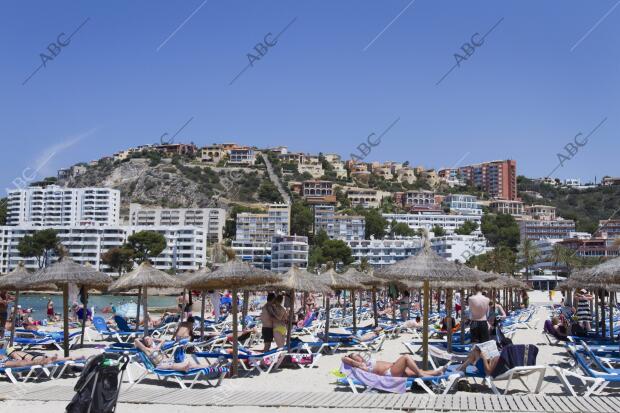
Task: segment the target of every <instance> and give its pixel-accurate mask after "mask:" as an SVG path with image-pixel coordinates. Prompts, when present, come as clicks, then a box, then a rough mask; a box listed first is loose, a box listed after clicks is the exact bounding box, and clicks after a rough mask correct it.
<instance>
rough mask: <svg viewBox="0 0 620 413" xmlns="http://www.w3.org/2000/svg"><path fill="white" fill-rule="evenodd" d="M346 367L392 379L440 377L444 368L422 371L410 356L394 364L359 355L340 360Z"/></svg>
mask: <svg viewBox="0 0 620 413" xmlns="http://www.w3.org/2000/svg"><path fill="white" fill-rule="evenodd" d="M342 362H343V363H344V364H346V365H348V366H351V367H355V368H358V369H362V370H366V371H368V372H370V373H374V374H377V375H379V376H392V377H430V376H441V375H442V374H443V372H444V370H445V369H444V368H439V369H437V370H422V369H421V368H419V367H418V365H417V364H416V362H415V360H414V359H413V357H411V356H400V357H399V358H397V359H396V361H395V362H393V363H391V362H389V361H381V360H375V359H373V358H364V357H362V356H361V355H360V354H356V353H351V354H348V355H346V356H344V357H343V358H342Z"/></svg>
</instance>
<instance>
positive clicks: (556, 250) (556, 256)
mask: <svg viewBox="0 0 620 413" xmlns="http://www.w3.org/2000/svg"><path fill="white" fill-rule="evenodd" d="M568 252H569V251H568V248H566V247H565V246H563V245H561V244H553V250H552V251H551V258H552V259H553V268H555V281H556V283H557V281H558V273H559V272H560V270H559V269H558V266H559V264H560V263H561V262H563V261H564V257H565V256H566V254H567V253H568Z"/></svg>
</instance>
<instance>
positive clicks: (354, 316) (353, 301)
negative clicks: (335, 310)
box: [351, 290, 357, 334]
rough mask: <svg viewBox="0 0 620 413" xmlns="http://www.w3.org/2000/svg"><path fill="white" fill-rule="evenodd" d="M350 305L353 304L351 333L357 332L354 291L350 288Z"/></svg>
mask: <svg viewBox="0 0 620 413" xmlns="http://www.w3.org/2000/svg"><path fill="white" fill-rule="evenodd" d="M351 305H353V334H356V333H357V314H356V311H355V291H353V290H351Z"/></svg>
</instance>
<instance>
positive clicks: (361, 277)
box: [342, 267, 385, 332]
mask: <svg viewBox="0 0 620 413" xmlns="http://www.w3.org/2000/svg"><path fill="white" fill-rule="evenodd" d="M342 276H343V277H346V278H348V279H349V280H351V281H354V282H356V283H358V284H361V285H362V287H363V289H365V290H372V293H373V311H374V317H375V327H376V326H377V320H378V319H377V307H376V295H375V294H376V292H375V291H376V290H375V289H376V287H377V286H379V285H383V284H385V281H384V280H382V279H380V278H376V277H373V276H372V275H370V274H368V273H366V272H362V271H359V270H358V269H357V268H354V267H349V268H348V269H347V270H346V271H345V272H344V273H342ZM359 290H360V304H361V303H362V302H361V301H362V298H361V297H362V296H361V294H362V292H361V290H362V289H361V288H360V289H359ZM351 298H352V300H351V301H352V304H353V332H355V331H356V330H357V308H356V305H355V293H354V292H351Z"/></svg>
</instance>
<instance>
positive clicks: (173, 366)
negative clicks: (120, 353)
mask: <svg viewBox="0 0 620 413" xmlns="http://www.w3.org/2000/svg"><path fill="white" fill-rule="evenodd" d="M162 344H163V340H155V339H153V338H152V337H144V338H143V339H138V340H135V341H134V345H135V346H136V348H137V349H138V350H140V351H141V352H143V353H144V354H146V356H147V357H148V359H149V360H150V361H151V363H153V365H154V366H155V367H157V368H158V369H165V370H176V371H188V370H191V369H200V368H204V367H207V366H203V365H200V364H196V363H194V362H193V361H192V360H190V359H185V361H183V362H181V363H175V361H174V358H171V357H169V356H168V355H166V354H164V353H163V352H162V351H161V345H162Z"/></svg>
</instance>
